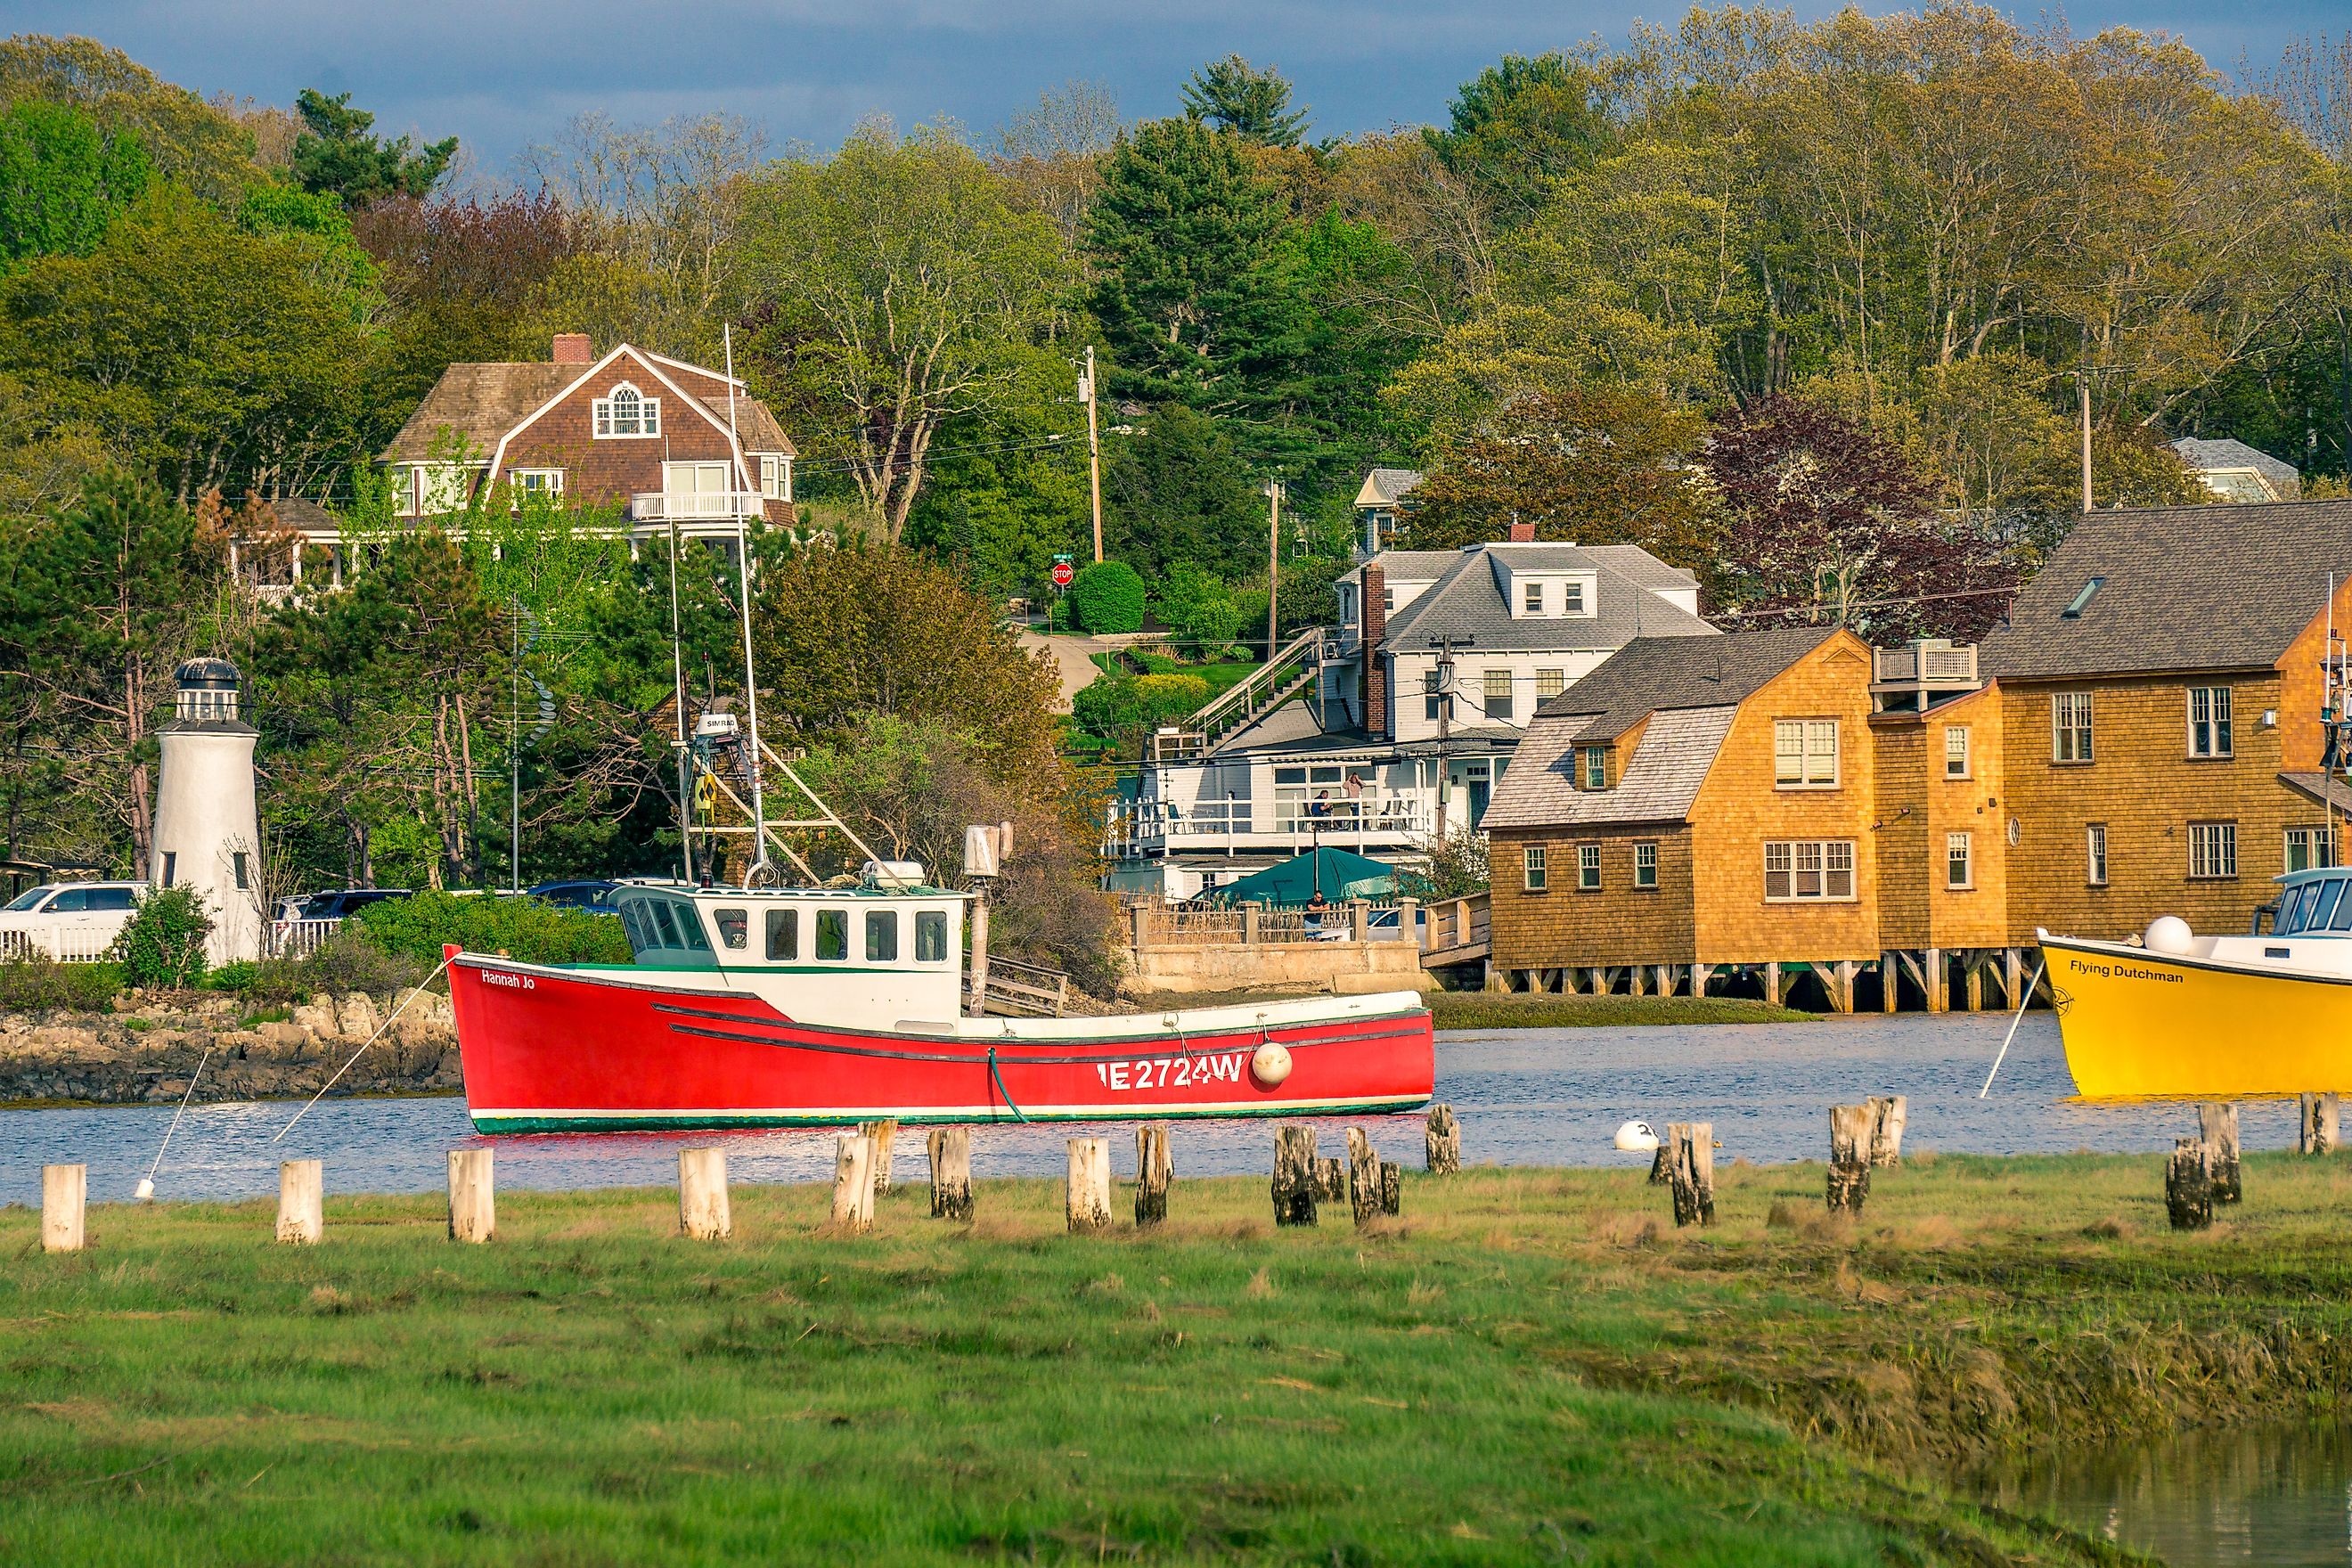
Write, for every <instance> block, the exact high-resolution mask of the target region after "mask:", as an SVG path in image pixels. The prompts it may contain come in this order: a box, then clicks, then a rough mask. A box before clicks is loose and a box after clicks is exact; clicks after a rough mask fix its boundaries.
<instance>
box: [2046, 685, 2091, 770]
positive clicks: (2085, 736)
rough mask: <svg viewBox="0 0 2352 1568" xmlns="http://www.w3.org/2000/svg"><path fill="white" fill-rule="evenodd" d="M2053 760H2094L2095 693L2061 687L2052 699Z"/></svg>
mask: <svg viewBox="0 0 2352 1568" xmlns="http://www.w3.org/2000/svg"><path fill="white" fill-rule="evenodd" d="M2050 760H2051V761H2052V762H2053V763H2087V762H2089V761H2090V760H2091V694H2090V693H2089V692H2087V691H2060V692H2055V693H2053V694H2052V696H2051V699H2050Z"/></svg>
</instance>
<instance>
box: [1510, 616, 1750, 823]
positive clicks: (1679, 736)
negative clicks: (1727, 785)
mask: <svg viewBox="0 0 2352 1568" xmlns="http://www.w3.org/2000/svg"><path fill="white" fill-rule="evenodd" d="M1725 640H1726V641H1735V640H1737V639H1735V638H1726V639H1725ZM1738 711H1739V710H1738V707H1737V706H1736V705H1726V706H1723V707H1717V708H1680V709H1675V710H1672V711H1670V712H1664V713H1660V714H1659V715H1658V716H1657V717H1656V718H1654V719H1653V720H1651V721H1650V727H1649V728H1648V729H1646V730H1644V731H1642V742H1641V744H1639V745H1637V746H1635V747H1634V748H1633V756H1632V757H1630V758H1628V759H1627V760H1626V763H1625V765H1624V772H1623V773H1622V775H1621V776H1620V777H1619V779H1618V781H1617V787H1616V788H1615V789H1608V790H1580V789H1578V788H1577V787H1576V784H1575V777H1574V775H1575V766H1576V762H1575V755H1576V754H1575V743H1576V727H1577V719H1578V717H1579V716H1577V715H1567V716H1563V717H1559V718H1551V719H1538V720H1537V721H1535V722H1534V723H1533V724H1531V725H1529V726H1528V732H1527V737H1526V738H1525V739H1524V740H1522V741H1521V742H1519V749H1518V751H1517V752H1516V753H1514V754H1513V756H1512V758H1511V765H1510V766H1509V767H1508V768H1507V769H1505V770H1504V773H1503V779H1502V782H1501V783H1500V784H1496V786H1495V798H1494V799H1493V801H1492V802H1490V803H1489V804H1488V805H1487V807H1486V816H1485V817H1484V818H1482V819H1481V822H1480V826H1483V827H1485V828H1486V829H1487V830H1489V831H1492V830H1493V829H1495V828H1497V827H1552V826H1570V827H1572V826H1580V825H1583V824H1591V823H1604V822H1680V821H1682V820H1684V819H1685V817H1687V816H1689V815H1690V809H1691V805H1692V804H1693V803H1694V802H1696V800H1697V799H1698V792H1699V786H1701V785H1702V784H1706V773H1707V770H1708V769H1709V768H1711V767H1713V766H1714V765H1715V756H1716V753H1717V752H1719V751H1721V750H1722V749H1723V738H1724V736H1726V735H1727V734H1729V733H1730V732H1731V721H1732V719H1733V718H1734V717H1735V716H1737V715H1738Z"/></svg>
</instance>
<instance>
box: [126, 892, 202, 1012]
mask: <svg viewBox="0 0 2352 1568" xmlns="http://www.w3.org/2000/svg"><path fill="white" fill-rule="evenodd" d="M212 930H213V918H212V914H211V912H210V911H209V910H206V909H205V900H204V899H203V897H202V895H200V894H199V893H198V892H197V891H196V889H194V888H190V887H177V888H159V889H156V890H155V891H153V892H152V893H150V894H148V895H147V896H146V897H145V898H144V899H142V900H140V901H139V908H138V910H137V911H136V912H135V913H133V914H132V915H131V919H130V921H129V922H128V923H126V924H125V925H124V926H123V928H122V931H121V934H120V935H118V936H116V937H115V939H114V946H113V947H112V948H111V949H110V950H109V951H108V953H107V956H108V957H109V958H110V959H111V960H112V961H113V962H114V963H119V964H121V966H122V978H123V979H124V981H125V982H127V983H128V984H131V985H134V986H138V987H141V988H142V989H150V990H156V989H178V988H180V987H184V986H189V985H194V984H196V983H197V982H198V981H200V980H202V979H203V978H204V977H205V938H206V937H208V936H210V935H211V934H212Z"/></svg>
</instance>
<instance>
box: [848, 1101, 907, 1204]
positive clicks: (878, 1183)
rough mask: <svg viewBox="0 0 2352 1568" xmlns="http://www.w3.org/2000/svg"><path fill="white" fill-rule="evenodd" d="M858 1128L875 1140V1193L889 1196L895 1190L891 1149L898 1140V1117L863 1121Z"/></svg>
mask: <svg viewBox="0 0 2352 1568" xmlns="http://www.w3.org/2000/svg"><path fill="white" fill-rule="evenodd" d="M857 1130H858V1131H860V1132H863V1133H864V1134H866V1137H868V1138H871V1139H872V1140H873V1141H874V1195H875V1196H876V1197H877V1198H887V1197H888V1196H889V1195H890V1194H891V1191H892V1190H893V1183H892V1182H891V1179H890V1151H891V1148H892V1146H893V1145H895V1144H896V1143H897V1142H898V1118H897V1117H895V1116H886V1117H884V1118H883V1119H882V1120H881V1121H861V1122H859V1123H858V1124H857Z"/></svg>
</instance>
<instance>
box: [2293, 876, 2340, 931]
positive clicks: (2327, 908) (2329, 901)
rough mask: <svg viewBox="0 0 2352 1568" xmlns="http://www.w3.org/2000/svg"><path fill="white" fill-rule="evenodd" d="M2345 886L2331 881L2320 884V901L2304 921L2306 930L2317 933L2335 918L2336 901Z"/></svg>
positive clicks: (2314, 905) (2333, 880)
mask: <svg viewBox="0 0 2352 1568" xmlns="http://www.w3.org/2000/svg"><path fill="white" fill-rule="evenodd" d="M2343 891H2344V884H2343V883H2342V882H2340V881H2336V880H2335V879H2329V880H2327V881H2325V882H2322V883H2320V884H2319V900H2318V901H2317V902H2316V903H2315V904H2313V905H2312V906H2311V909H2310V911H2309V913H2308V915H2307V917H2306V918H2305V920H2304V921H2303V926H2304V929H2306V930H2312V931H2316V930H2318V929H2319V928H2321V927H2323V926H2325V925H2326V923H2327V922H2328V921H2330V920H2332V919H2333V918H2335V914H2336V899H2337V898H2338V897H2339V896H2341V895H2342V893H2343Z"/></svg>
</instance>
